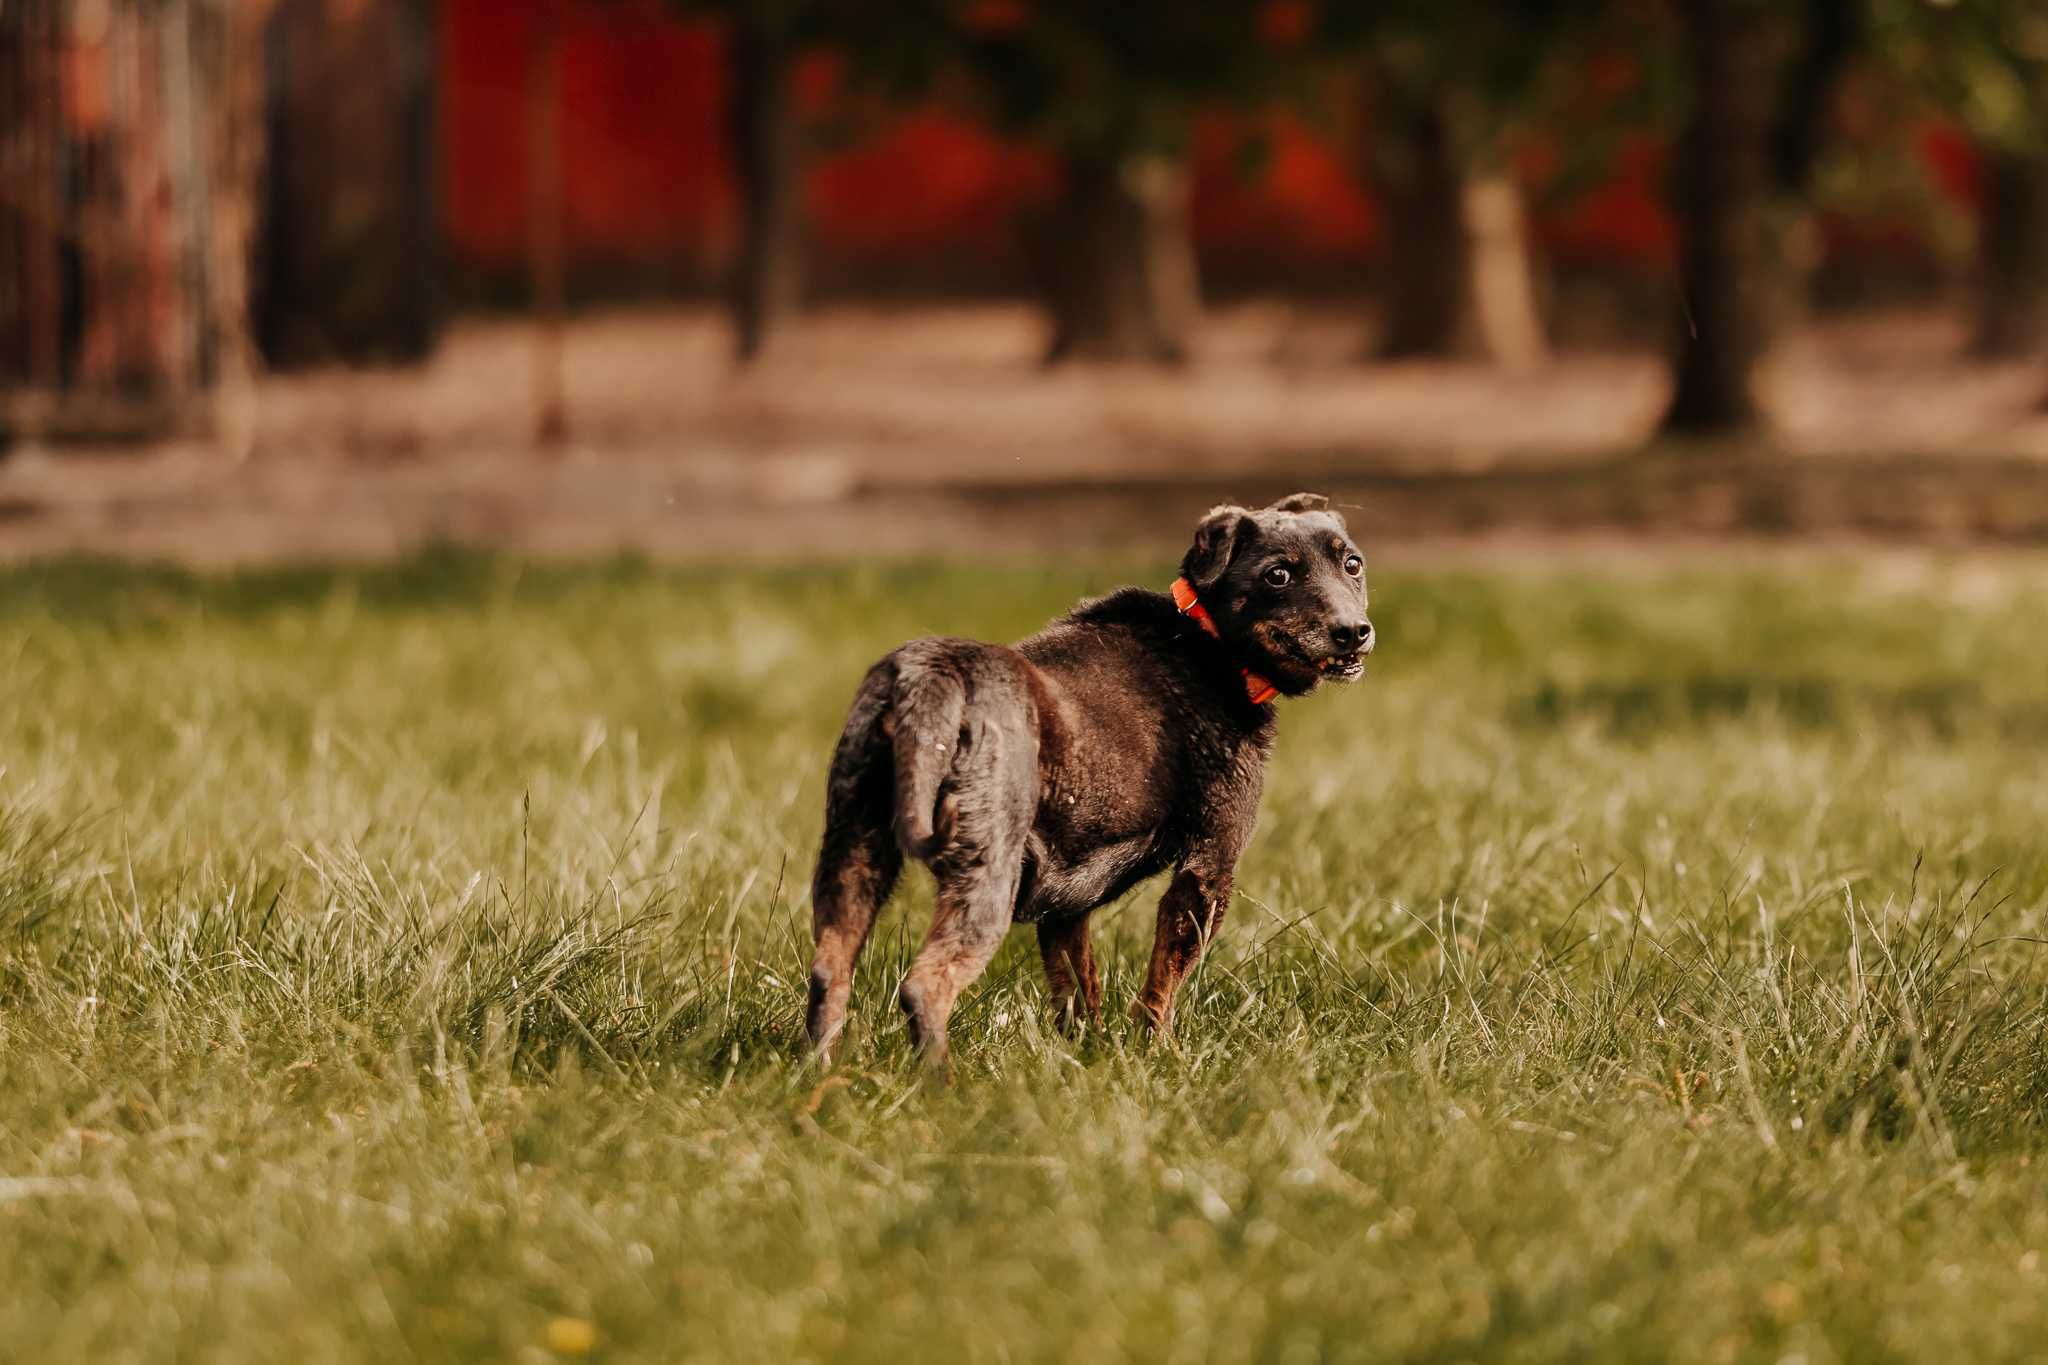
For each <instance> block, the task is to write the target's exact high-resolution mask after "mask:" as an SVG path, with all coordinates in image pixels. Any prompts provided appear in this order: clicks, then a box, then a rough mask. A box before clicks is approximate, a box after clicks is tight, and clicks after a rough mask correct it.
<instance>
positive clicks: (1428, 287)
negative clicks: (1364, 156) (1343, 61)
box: [1370, 99, 1549, 370]
mask: <svg viewBox="0 0 2048 1365" xmlns="http://www.w3.org/2000/svg"><path fill="white" fill-rule="evenodd" d="M1378 113H1379V122H1378V124H1377V126H1375V128H1374V144H1375V145H1374V154H1373V156H1372V158H1371V176H1370V179H1371V183H1372V185H1373V188H1374V194H1375V197H1376V199H1377V202H1378V204H1379V207H1380V210H1381V213H1382V214H1383V215H1384V219H1385V222H1386V237H1385V242H1384V245H1383V247H1382V266H1381V269H1382V284H1381V289H1380V298H1381V306H1382V310H1383V314H1384V316H1383V319H1382V321H1383V326H1382V329H1381V333H1380V337H1379V340H1378V342H1377V344H1376V346H1375V347H1374V354H1375V356H1377V357H1378V358H1380V359H1385V360H1403V359H1432V358H1437V359H1448V358H1452V357H1456V356H1469V357H1484V358H1487V359H1490V360H1492V361H1494V362H1496V363H1498V364H1500V365H1503V366H1505V367H1507V368H1509V369H1514V370H1528V369H1533V368H1535V367H1536V366H1539V365H1541V364H1542V363H1543V362H1544V360H1546V359H1547V358H1548V355H1549V346H1548V343H1547V341H1546V339H1545V337H1544V332H1543V322H1542V315H1541V310H1540V309H1539V308H1538V307H1537V304H1536V285H1535V271H1534V269H1533V268H1532V266H1531V264H1530V259H1529V234H1528V224H1527V220H1526V218H1525V217H1524V215H1523V212H1522V195H1521V190H1520V189H1519V187H1517V186H1516V184H1515V182H1514V180H1513V179H1512V178H1511V177H1509V176H1507V175H1503V174H1499V173H1490V174H1471V173H1467V172H1466V171H1464V170H1463V169H1462V168H1461V167H1460V165H1459V158H1458V156H1457V152H1456V149H1455V147H1454V146H1453V140H1452V136H1451V131H1450V127H1449V123H1448V121H1447V120H1446V118H1445V117H1444V114H1443V112H1442V110H1441V109H1439V108H1437V107H1434V106H1431V105H1416V104H1409V103H1406V102H1403V101H1399V100H1391V99H1390V100H1385V101H1383V102H1382V103H1381V105H1380V106H1379V109H1378Z"/></svg>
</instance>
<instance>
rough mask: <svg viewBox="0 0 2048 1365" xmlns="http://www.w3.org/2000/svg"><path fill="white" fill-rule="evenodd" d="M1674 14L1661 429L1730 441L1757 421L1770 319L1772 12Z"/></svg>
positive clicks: (1738, 0)
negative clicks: (1673, 336)
mask: <svg viewBox="0 0 2048 1365" xmlns="http://www.w3.org/2000/svg"><path fill="white" fill-rule="evenodd" d="M1679 8H1680V12H1681V15H1682V18H1683V60H1684V64H1685V68H1686V73H1687V75H1688V76H1689V77H1690V84H1691V98H1692V113H1691V116H1690V118H1689V119H1688V121H1687V124H1686V128H1685V132H1684V134H1683V136H1681V137H1680V139H1679V142H1678V146H1677V148H1676V152H1677V156H1676V164H1675V165H1674V166H1673V168H1672V178H1673V181H1674V184H1675V186H1676V193H1675V196H1674V200H1675V203H1674V206H1675V208H1676V209H1677V215H1678V224H1679V291H1680V307H1679V319H1678V321H1679V327H1678V338H1677V344H1678V351H1677V356H1676V362H1675V365H1676V375H1675V380H1676V382H1675V386H1674V391H1673V394H1672V399H1671V406H1670V408H1669V409H1668V410H1667V411H1666V412H1665V414H1664V430H1666V431H1668V432H1673V433H1679V434H1684V435H1693V436H1706V435H1730V434H1734V433H1738V432H1741V431H1745V430H1748V429H1750V428H1753V427H1755V426H1756V425H1757V424H1758V422H1759V420H1760V415H1759V412H1758V409H1757V403H1756V394H1755V392H1754V388H1753V374H1754V371H1755V369H1756V362H1757V359H1758V357H1759V356H1760V355H1761V353H1762V350H1763V347H1764V343H1765V337H1766V331H1767V316H1768V302H1767V294H1768V289H1767V287H1766V282H1765V276H1766V272H1767V269H1768V262H1769V259H1770V257H1769V241H1768V235H1769V223H1768V214H1769V187H1770V168H1769V164H1768V148H1767V144H1768V140H1769V123H1770V96H1769V92H1770V89H1771V85H1770V79H1769V77H1770V71H1769V63H1768V60H1767V57H1768V52H1767V49H1766V48H1765V45H1764V36H1765V35H1764V19H1765V18H1766V11H1767V8H1768V7H1767V6H1766V5H1765V4H1764V3H1763V0H1684V3H1682V4H1681V5H1680V7H1679Z"/></svg>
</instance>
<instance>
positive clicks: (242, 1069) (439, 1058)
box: [0, 552, 2048, 1365]
mask: <svg viewBox="0 0 2048 1365" xmlns="http://www.w3.org/2000/svg"><path fill="white" fill-rule="evenodd" d="M1730 558H1731V561H1732V560H1733V558H1734V555H1733V552H1731V554H1730ZM1166 576H1167V575H1166V570H1165V567H1164V566H1162V565H1157V564H1153V565H1145V564H1099V565H1093V566H1085V567H1081V568H1071V567H1068V568H1061V569H1060V570H1058V571H1056V572H1054V571H1048V570H1039V569H1012V568H991V567H989V566H985V565H983V566H974V567H972V568H969V567H953V568H944V567H937V566H895V567H861V568H852V569H846V570H839V571H828V570H823V569H816V570H800V569H784V570H758V571H747V572H716V571H709V570H673V571H671V570H656V569H651V568H645V567H640V566H635V565H616V566H605V567H592V568H582V569H571V568H554V567H534V566H522V565H519V564H515V563H508V562H501V561H496V560H491V559H485V558H468V557H462V556H441V557H432V558H429V559H426V560H422V561H416V562H413V563H411V564H408V565H404V566H400V567H396V568H392V569H382V570H375V571H363V572H327V571H315V570H306V571H292V572H269V573H260V574H253V575H248V576H239V577H232V578H192V577H185V576H181V575H178V574H174V573H170V572H164V571H149V570H137V569H130V568H120V567H112V566H106V565H98V564H60V565H51V566H43V567H30V568H25V569H14V570H8V571H5V572H0V1265H4V1266H5V1267H6V1278H7V1286H6V1292H5V1293H4V1294H0V1359H5V1360H8V1361H31V1360H51V1361H55V1360H91V1361H96V1362H99V1361H120V1360H289V1361H294V1362H301V1363H303V1362H315V1361H327V1360H342V1359H369V1360H379V1361H397V1360H414V1359H417V1360H444V1359H453V1358H462V1359H486V1360H499V1359H527V1360H544V1359H552V1358H557V1357H559V1356H563V1355H572V1354H576V1353H579V1352H588V1353H589V1355H590V1356H591V1357H592V1358H597V1359H607V1360H656V1361H665V1360H691V1359H704V1360H714V1359H715V1360H775V1359H784V1358H798V1359H823V1358H837V1359H849V1360H880V1361H892V1362H903V1361H907V1360H912V1359H933V1360H954V1359H958V1360H970V1361H1037V1360H1073V1361H1084V1360H1085V1361H1093V1360H1104V1359H1119V1358H1123V1359H1142V1360H1174V1361H1183V1360H1185V1361H1197V1360H1248V1359H1261V1360H1265V1359H1272V1360H1303V1361H1314V1360H1322V1359H1361V1360H1441V1361H1459V1360H1491V1359H1506V1360H1560V1361H1567V1360H1568V1361H1586V1360H1674V1361H1693V1360H1699V1361H1737V1360H1766V1361H1787V1362H1791V1361H1800V1362H1806V1365H1822V1363H1823V1362H1830V1361H1856V1362H1870V1361H1886V1360H1899V1361H1908V1360H1960V1359H1973V1360H1988V1359H1996V1358H2005V1359H2019V1358H2026V1357H2035V1358H2038V1356H2039V1353H2040V1352H2041V1350H2042V1349H2043V1347H2042V1343H2043V1342H2044V1341H2048V1127H2044V1123H2048V1013H2044V1004H2048V947H2044V946H2043V945H2042V942H2041V940H2042V939H2044V938H2048V851H2044V844H2043V839H2044V833H2048V765H2044V761H2043V759H2044V749H2048V563H2044V562H2042V561H2038V560H2011V561H2003V562H1996V563H1992V564H1989V565H1987V564H1986V563H1985V562H1983V561H1974V562H1968V563H1957V564H1943V563H1941V562H1938V561H1936V562H1929V563H1920V562H1918V561H1911V562H1901V561H1895V560H1894V561H1886V562H1884V563H1882V564H1875V563H1866V564H1863V565H1861V566H1859V565H1858V564H1856V563H1854V562H1851V561H1846V560H1845V561H1843V562H1840V563H1837V564H1832V565H1829V564H1822V563H1801V564H1799V565H1796V566H1794V565H1791V564H1781V565H1780V566H1779V567H1777V568H1775V569H1769V570H1750V571H1742V570H1738V569H1736V568H1733V567H1730V568H1728V569H1725V570H1716V569H1712V568H1709V567H1705V566H1696V567H1684V568H1669V567H1666V568H1655V567H1638V568H1630V569H1616V570H1613V571H1610V572H1594V571H1592V570H1590V569H1586V568H1579V569H1558V568H1533V569H1530V570H1527V571H1511V570H1507V569H1492V570H1487V571H1476V570H1475V571H1452V570H1447V569H1431V570H1427V571H1423V570H1414V571H1404V570H1403V568H1402V566H1401V565H1400V564H1399V563H1380V564H1377V565H1376V566H1375V577H1374V605H1375V611H1374V617H1375V620H1376V621H1377V623H1378V624H1379V625H1380V627H1381V630H1382V633H1383V639H1384V644H1383V647H1382V650H1381V652H1380V655H1379V657H1378V660H1377V661H1376V668H1375V672H1374V675H1373V676H1372V677H1371V678H1369V679H1368V680H1367V681H1366V682H1365V683H1363V684H1361V685H1359V686H1357V687H1353V688H1350V689H1347V690H1342V691H1337V692H1333V693H1331V694H1328V695H1324V696H1319V697H1316V698H1314V699H1311V700H1309V701H1306V702H1299V703H1293V704H1288V705H1286V706H1285V708H1284V713H1283V718H1282V733H1281V738H1280V743H1279V749H1278V753H1277V754H1276V756H1275V760H1274V764H1273V768H1272V771H1271V776H1270V779H1269V784H1268V789H1267V801H1266V806H1265V811H1264V814H1263V817H1262V820H1261V824H1260V830H1259V834H1258V836H1257V838H1256V839H1255V840H1254V841H1253V844H1252V847H1251V850H1250V852H1249V854H1248V855H1247V857H1246V859H1245V862H1244V864H1243V866H1242V867H1241V869H1240V876H1239V883H1238V896H1237V900H1236V903H1235V904H1234V906H1233V908H1232V911H1231V915H1230V921H1229V924H1228V926H1227V928H1226V930H1225V933H1224V936H1223V939H1222V942H1221V943H1220V944H1219V946H1218V949H1217V951H1216V952H1215V953H1214V954H1213V955H1212V956H1211V958H1210V960H1209V961H1208V962H1207V963H1206V964H1205V965H1204V966H1203V968H1202V970H1201V972H1200V973H1199V975H1198V976H1197V977H1196V978H1195V980H1194V981H1193V982H1192V983H1191V986H1190V990H1189V993H1188V994H1187V995H1185V996H1184V997H1183V1004H1182V1010H1181V1018H1180V1026H1179V1033H1178V1036H1177V1037H1176V1038H1175V1039H1174V1040H1173V1041H1172V1042H1171V1043H1170V1044H1166V1045H1156V1046H1150V1047H1148V1046H1146V1045H1145V1044H1144V1043H1143V1042H1142V1041H1141V1040H1140V1038H1139V1037H1138V1036H1136V1035H1134V1034H1132V1033H1131V1032H1129V1031H1128V1030H1127V1028H1126V1026H1125V1024H1124V1022H1123V1018H1124V1016H1123V1010H1124V1008H1125V1007H1126V1005H1127V1004H1128V1001H1129V998H1130V993H1131V991H1132V989H1133V987H1134V986H1135V984H1136V978H1137V976H1138V975H1139V973H1140V972H1141V971H1142V967H1143V961H1144V953H1145V951H1146V948H1147V945H1148V944H1149V935H1150V926H1151V901H1152V897H1153V895H1155V894H1156V891H1157V886H1156V885H1154V886H1149V887H1145V888H1141V889H1140V891H1139V892H1138V893H1137V894H1136V895H1135V896H1134V897H1133V898H1132V900H1133V901H1134V902H1135V903H1134V904H1126V905H1123V906H1121V907H1116V908H1112V909H1111V910H1108V911H1105V912H1104V914H1103V916H1102V917H1101V918H1100V919H1099V920H1098V924H1099V925H1100V929H1101V932H1100V934H1099V937H1098V945H1099V947H1101V948H1102V949H1103V950H1104V952H1105V956H1106V963H1107V972H1108V981H1107V983H1106V984H1107V987H1108V992H1109V995H1110V998H1111V1000H1112V1002H1113V1008H1112V1009H1111V1010H1110V1015H1111V1020H1112V1022H1111V1023H1110V1024H1109V1026H1108V1027H1107V1028H1106V1029H1105V1030H1104V1031H1103V1032H1102V1033H1101V1034H1099V1035H1096V1036H1090V1037H1087V1038H1085V1039H1083V1040H1081V1041H1080V1042H1078V1043H1070V1042H1068V1041H1066V1040H1064V1039H1062V1038H1060V1037H1059V1036H1058V1035H1057V1034H1056V1033H1054V1032H1053V1031H1052V1030H1050V1029H1049V1028H1048V1027H1047V1025H1046V1023H1045V1021H1044V1019H1043V996H1042V988H1041V984H1040V981H1039V979H1038V972H1037V962H1036V951H1035V948H1034V947H1033V945H1032V944H1031V943H1030V942H1029V941H1028V936H1026V935H1018V936H1016V937H1015V939H1014V940H1013V942H1012V943H1011V944H1010V945H1008V947H1007V948H1006V949H1005V951H1004V953H1003V955H1002V956H1001V957H999V958H998V959H997V962H996V964H995V966H994V967H993V968H992V969H991V971H990V973H989V975H988V976H987V977H986V978H985V979H984V980H983V982H982V983H981V984H980V986H979V987H977V988H976V989H975V990H973V991H972V992H971V993H970V994H969V995H968V996H967V998H966V999H965V1000H964V1001H963V1003H962V1006H961V1008H960V1011H959V1013H958V1014H956V1016H955V1019H954V1039H955V1048H956V1072H957V1081H956V1083H955V1085H954V1086H953V1087H952V1088H951V1089H950V1090H944V1091H939V1090H934V1089H933V1088H931V1087H929V1086H927V1085H925V1084H924V1083H923V1082H922V1081H921V1080H920V1077H919V1074H918V1072H917V1070H916V1068H915V1066H914V1064H913V1062H912V1060H911V1058H910V1057H909V1055H908V1052H907V1049H906V1045H905V1039H904V1034H903V1029H902V1025H901V1023H900V1020H899V1016H898V1014H897V1012H896V1010H895V1008H894V1005H893V1003H892V1000H891V993H892V988H893V985H894V983H895V981H896V979H897V977H898V976H899V975H900V973H901V972H902V971H903V969H904V968H905V966H906V965H907V963H908V960H909V956H910V953H911V952H912V950H913V948H914V946H915V944H916V941H917V938H918V937H919V936H920V935H921V933H922V931H923V926H924V922H925V915H926V911H927V908H928V905H929V883H928V881H927V880H926V879H925V878H924V875H923V873H922V872H917V873H915V874H913V875H912V876H910V877H908V878H907V879H906V888H905V890H904V891H903V892H901V893H899V896H898V901H897V905H896V907H895V908H893V909H892V910H891V911H890V912H889V913H888V914H887V915H886V916H885V918H884V920H883V922H882V925H881V927H880V929H879V930H878V932H877V935H876V939H875V942H874V944H873V945H872V947H871V948H870V950H869V953H868V956H867V957H866V959H865V961H864V962H863V964H862V969H861V974H860V977H859V980H858V983H857V985H856V990H855V1007H854V1015H853V1019H852V1022H851V1024H850V1026H849V1031H848V1035H847V1039H846V1042H845V1044H844V1048H843V1056H842V1059H841V1063H840V1065H839V1067H838V1069H837V1070H836V1071H835V1072H833V1073H832V1074H831V1075H830V1076H829V1077H821V1076H820V1075H819V1074H817V1073H816V1072H814V1071H813V1070H811V1069H809V1068H808V1067H807V1066H806V1065H805V1064H804V1062H803V1060H802V1057H801V1054H800V1052H799V1049H798V1046H797V1043H798V1038H799V1034H800V1027H801V1023H800V1021H801V1010H802V989H801V985H802V981H803V977H804V971H805V966H806V963H807V954H808V946H809V945H808V936H809V928H808V908H807V905H806V902H805V894H804V891H805V887H806V884H807V880H808V876H809V872H810V858H811V855H812V851H813V841H814V840H815V838H816V835H817V830H818V824H819V809H818V807H819V804H820V800H821V791H822V776H823V769H824V764H825V759H826V755H827V752H828V746H829V744H830V741H831V739H832V737H833V736H834V735H835V733H836V731H837V728H838V724H839V721H840V719H841V716H842V714H843V709H844V706H845V704H846V701H847V699H848V697H849V696H850V694H851V691H852V688H853V686H854V684H855V683H856V681H857V680H858V678H859V676H860V674H861V671H862V669H863V668H864V667H865V666H866V665H867V664H868V663H869V662H871V661H872V659H873V658H875V657H876V656H878V655H879V654H881V653H882V652H883V651H885V650H886V649H888V648H889V647H891V646H892V645H894V644H895V643H897V642H898V641H899V640H901V639H902V638H905V637H908V636H911V635H914V634H918V633H924V632H933V631H938V632H947V633H959V634H973V635H980V636H984V637H991V638H1014V637H1016V636H1019V635H1021V634H1024V633H1026V632H1028V631H1029V630H1030V629H1032V628H1033V627H1035V626H1036V625H1037V624H1038V623H1040V622H1041V621H1042V620H1044V619H1045V618H1046V617H1047V616H1049V615H1051V614H1053V613H1054V612H1056V611H1057V610H1059V609H1060V608H1062V607H1063V606H1064V605H1066V604H1067V603H1068V602H1070V601H1071V600H1072V599H1073V598H1075V597H1076V596H1079V595H1082V594H1085V593H1088V592H1092V591H1099V590H1103V589H1106V588H1108V587H1110V586H1112V585H1114V584H1116V583H1118V582H1123V581H1130V580H1132V579H1143V580H1146V581H1155V582H1157V581H1163V579H1164V578H1165V577H1166Z"/></svg>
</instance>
